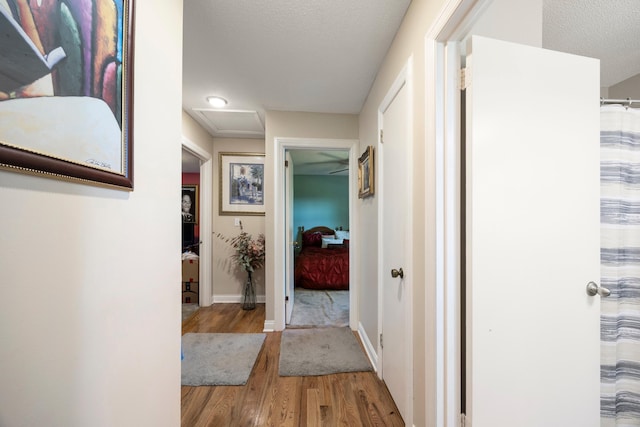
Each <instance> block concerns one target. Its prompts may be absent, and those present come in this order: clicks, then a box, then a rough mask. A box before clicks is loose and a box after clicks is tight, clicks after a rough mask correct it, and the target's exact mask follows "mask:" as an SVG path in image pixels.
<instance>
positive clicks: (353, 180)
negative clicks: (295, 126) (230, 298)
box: [274, 138, 358, 330]
mask: <svg viewBox="0 0 640 427" xmlns="http://www.w3.org/2000/svg"><path fill="white" fill-rule="evenodd" d="M275 141H276V156H275V158H276V159H275V161H276V162H277V164H279V165H284V163H285V160H286V156H287V154H289V155H291V157H292V166H293V171H294V173H296V172H295V171H296V169H301V170H302V172H304V171H305V170H307V171H308V170H309V169H306V168H307V167H308V168H319V167H320V166H321V165H320V164H318V163H320V162H327V163H323V164H324V167H325V169H327V166H329V165H332V166H331V167H332V169H331V170H329V171H327V172H326V173H328V172H332V171H337V170H340V169H343V170H340V172H339V173H341V174H343V175H342V176H343V177H344V178H342V179H341V180H342V181H345V182H346V184H345V185H346V187H347V195H346V200H344V201H343V202H342V204H343V205H345V206H343V208H344V211H345V212H346V213H345V214H344V218H343V220H342V221H339V222H340V223H336V224H331V223H330V224H326V222H336V220H335V219H334V217H329V218H327V217H321V216H318V217H310V218H308V220H309V221H314V222H309V223H305V225H297V224H298V223H297V222H296V221H297V219H296V216H295V211H294V209H293V206H294V203H293V191H291V192H290V193H291V196H292V200H291V201H290V202H288V201H287V191H286V186H287V185H286V184H287V174H288V172H287V168H286V167H280V168H277V169H278V171H279V173H278V174H277V177H276V179H277V182H276V188H278V189H279V190H278V194H277V195H276V199H279V200H276V204H277V206H282V207H283V209H284V210H285V212H283V214H282V215H276V224H275V237H276V242H275V245H276V247H278V248H280V250H278V251H277V252H276V254H275V258H276V265H282V266H283V269H282V270H281V271H277V272H275V276H276V277H275V278H276V281H275V283H282V284H283V285H282V286H276V287H275V289H274V298H275V304H274V307H275V319H276V325H275V329H276V330H283V329H285V325H286V324H287V320H290V318H289V319H288V318H287V317H288V316H287V311H288V310H289V307H290V308H291V313H292V315H293V316H295V314H294V313H295V302H296V296H295V293H296V292H295V291H296V289H295V286H294V285H295V283H292V282H291V280H290V279H288V278H287V276H288V274H287V272H288V271H289V270H291V273H290V276H293V267H294V260H295V256H296V252H297V251H298V249H295V250H290V248H292V249H293V246H294V244H295V242H298V243H300V244H301V243H302V242H301V230H299V229H298V227H305V228H306V229H308V228H311V227H313V226H315V225H324V226H326V227H328V228H331V229H333V230H334V231H335V229H336V228H342V230H341V231H345V232H346V231H348V232H349V235H350V238H349V239H348V240H349V241H351V242H352V241H353V240H354V239H353V237H352V236H351V234H353V231H354V227H353V214H352V212H353V197H354V194H356V193H355V191H356V184H357V174H356V171H357V168H356V167H355V165H356V161H357V147H358V141H357V140H342V139H340V140H335V139H306V138H275ZM309 158H312V159H315V160H312V161H310V162H305V161H303V160H302V159H307V160H308V159H309ZM303 163H316V164H314V165H304V164H303ZM298 172H300V171H298ZM337 173H338V172H336V173H334V174H329V175H324V178H321V180H324V181H325V182H324V183H325V184H326V181H329V180H331V179H330V178H327V176H332V175H336V174H337ZM305 176H306V175H302V174H299V173H296V175H293V178H289V180H290V181H291V183H292V184H293V186H292V190H293V187H294V186H295V185H296V182H298V184H300V185H303V186H305V187H309V186H312V188H313V189H316V187H317V185H314V184H310V183H308V182H306V181H305V179H307V178H305ZM308 179H309V180H313V179H314V178H308ZM336 181H340V179H336ZM325 202H326V201H325ZM325 202H322V203H316V206H315V208H314V207H313V201H310V202H308V203H310V204H311V208H310V211H311V212H314V213H318V212H321V211H322V209H318V205H320V204H324V203H325ZM289 209H290V211H289V212H288V213H287V210H289ZM288 215H290V220H289V221H287V218H288ZM310 216H311V214H310ZM316 222H321V223H322V224H319V223H318V224H316ZM307 224H313V226H310V225H307ZM334 237H335V233H334ZM343 243H344V239H343ZM353 246H354V245H353V244H350V249H351V251H350V252H349V254H348V260H349V262H348V263H349V264H350V265H353V262H352V261H353V252H354V248H353ZM289 267H291V269H290V268H289ZM351 270H353V269H350V271H349V272H348V277H349V289H348V290H346V292H343V293H344V294H346V299H347V300H348V303H347V304H348V313H349V314H348V322H347V324H348V325H349V326H350V327H351V329H355V328H356V325H357V317H356V314H357V313H356V309H355V307H357V304H356V303H357V301H356V298H357V293H356V292H352V291H354V290H355V288H356V284H355V281H354V280H353V277H354V273H353V271H351ZM304 294H307V292H306V291H303V292H302V293H301V295H299V296H298V299H301V298H303V297H304ZM329 294H330V293H329ZM317 295H319V293H316V294H314V295H313V296H317ZM325 296H327V295H326V294H325ZM287 298H288V301H287ZM305 302H306V303H308V302H309V301H308V300H307V301H305ZM305 302H303V303H302V304H301V305H304V304H305ZM312 305H313V303H312ZM301 308H302V307H301ZM294 319H295V318H294Z"/></svg>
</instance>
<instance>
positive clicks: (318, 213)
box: [293, 175, 349, 230]
mask: <svg viewBox="0 0 640 427" xmlns="http://www.w3.org/2000/svg"><path fill="white" fill-rule="evenodd" d="M293 225H294V227H295V228H294V230H298V227H300V226H302V227H304V228H305V230H308V229H309V228H312V227H316V226H318V225H325V226H327V227H331V228H336V227H343V228H344V229H345V230H347V229H348V228H349V177H348V176H327V175H296V176H295V177H294V180H293Z"/></svg>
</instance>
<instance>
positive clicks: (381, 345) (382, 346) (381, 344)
mask: <svg viewBox="0 0 640 427" xmlns="http://www.w3.org/2000/svg"><path fill="white" fill-rule="evenodd" d="M380 348H384V344H383V342H382V334H380Z"/></svg>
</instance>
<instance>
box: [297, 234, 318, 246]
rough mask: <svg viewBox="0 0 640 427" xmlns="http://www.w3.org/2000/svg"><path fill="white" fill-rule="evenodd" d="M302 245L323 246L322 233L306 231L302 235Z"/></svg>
mask: <svg viewBox="0 0 640 427" xmlns="http://www.w3.org/2000/svg"><path fill="white" fill-rule="evenodd" d="M302 246H317V247H320V246H322V233H320V232H319V231H316V232H315V233H304V234H303V235H302Z"/></svg>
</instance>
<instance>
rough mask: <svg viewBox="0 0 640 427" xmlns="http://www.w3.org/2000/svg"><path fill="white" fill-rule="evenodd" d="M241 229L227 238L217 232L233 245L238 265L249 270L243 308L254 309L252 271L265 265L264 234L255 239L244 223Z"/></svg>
mask: <svg viewBox="0 0 640 427" xmlns="http://www.w3.org/2000/svg"><path fill="white" fill-rule="evenodd" d="M240 230H241V231H240V234H239V235H237V236H236V237H231V238H227V237H225V236H224V235H222V234H220V233H216V236H217V237H218V238H220V239H222V240H224V241H225V242H227V243H228V244H230V245H231V247H232V248H233V254H232V255H231V259H232V260H233V261H234V262H235V264H236V265H237V266H238V267H240V268H241V269H242V270H244V271H246V272H247V280H246V282H245V284H244V287H243V292H242V308H243V309H244V310H253V309H254V308H256V290H255V287H254V284H253V277H252V273H253V272H254V271H255V270H256V269H258V268H261V267H262V266H264V255H265V246H264V234H259V235H258V237H257V238H255V239H253V238H252V237H251V234H249V233H247V232H246V231H244V230H243V228H242V223H240Z"/></svg>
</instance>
